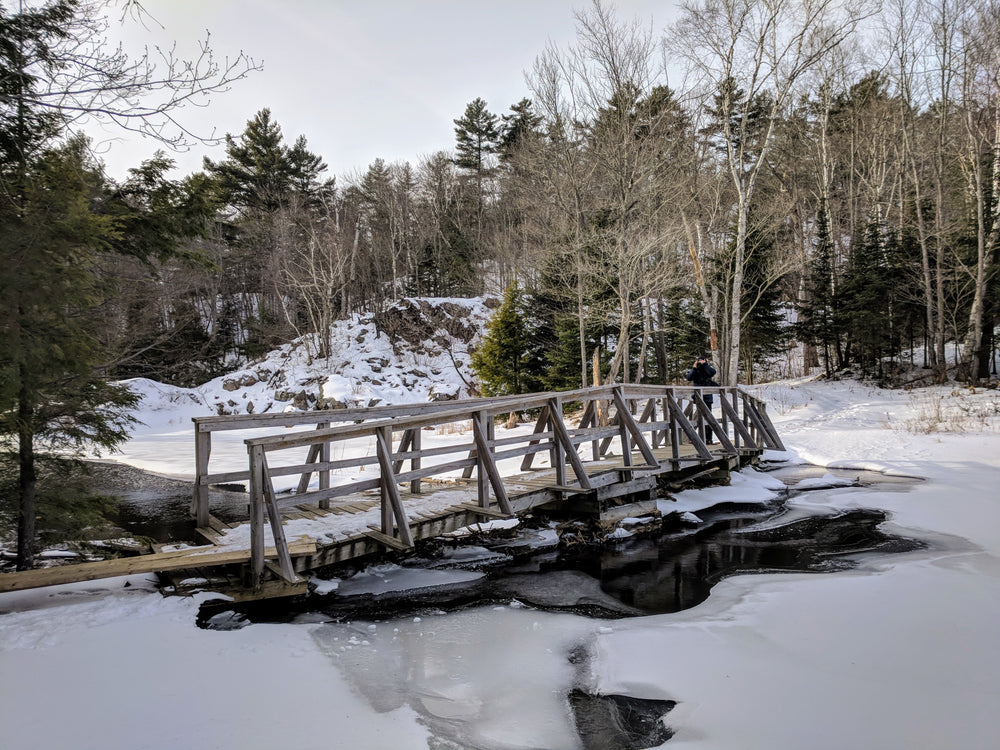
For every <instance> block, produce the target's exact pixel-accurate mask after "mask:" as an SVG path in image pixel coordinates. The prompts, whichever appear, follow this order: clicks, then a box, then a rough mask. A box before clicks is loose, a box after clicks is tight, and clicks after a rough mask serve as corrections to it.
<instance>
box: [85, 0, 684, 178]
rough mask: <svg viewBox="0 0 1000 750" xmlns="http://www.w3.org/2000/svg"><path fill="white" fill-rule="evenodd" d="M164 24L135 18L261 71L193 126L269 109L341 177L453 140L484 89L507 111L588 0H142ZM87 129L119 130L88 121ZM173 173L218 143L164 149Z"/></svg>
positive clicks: (237, 120)
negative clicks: (244, 57)
mask: <svg viewBox="0 0 1000 750" xmlns="http://www.w3.org/2000/svg"><path fill="white" fill-rule="evenodd" d="M611 4H612V5H613V6H614V7H615V8H617V10H618V14H619V17H620V18H622V19H631V18H633V17H638V18H640V19H641V20H642V21H644V22H651V23H652V24H653V30H654V32H655V33H656V34H657V36H659V34H660V33H661V32H662V31H663V30H664V29H665V28H666V27H667V26H668V25H670V24H671V23H672V22H673V21H674V20H675V19H676V15H677V10H676V6H677V4H678V3H677V2H676V0H611ZM143 5H144V6H145V8H146V10H147V11H148V12H149V14H150V15H151V16H152V17H153V18H155V19H156V20H157V21H158V22H159V23H160V24H162V26H163V27H164V28H163V29H159V28H156V27H155V26H153V25H149V28H148V29H147V30H143V29H141V28H137V27H134V25H133V31H132V32H131V39H130V41H131V42H132V46H133V47H134V46H135V44H134V42H135V41H141V42H142V43H149V44H159V45H163V44H165V43H166V44H169V43H170V41H171V40H176V41H177V43H178V50H179V51H180V52H181V53H186V54H188V55H190V54H191V53H192V52H193V51H195V50H196V44H197V42H198V41H199V40H200V39H203V38H204V34H205V31H206V30H208V31H210V32H211V40H212V42H211V43H212V47H213V49H214V50H215V52H216V54H217V55H219V56H226V55H229V56H235V55H237V54H238V53H239V52H240V51H243V52H245V53H246V54H248V55H249V56H251V57H253V58H254V59H255V60H257V61H260V62H263V65H264V69H263V71H260V72H256V73H252V74H251V75H250V76H249V77H248V78H247V79H245V80H243V81H240V82H238V83H236V84H235V85H234V87H233V89H232V90H231V91H229V92H228V93H225V94H219V95H218V96H216V97H215V99H214V100H213V101H212V103H211V105H210V106H209V107H207V108H203V109H194V110H190V111H187V112H184V113H182V114H181V116H180V119H182V121H183V122H184V123H185V124H186V125H189V126H190V127H192V128H193V129H194V130H195V131H196V132H198V133H199V134H204V135H210V134H211V133H212V131H213V128H214V130H215V133H216V135H217V136H223V135H225V134H226V133H231V134H233V135H234V136H237V135H239V134H240V133H242V132H243V130H244V128H245V126H246V122H247V120H249V119H251V118H252V117H253V116H254V115H255V114H256V113H257V111H259V110H260V109H262V108H264V107H268V108H270V109H271V113H272V115H273V117H274V119H275V120H276V121H277V122H278V124H279V125H280V126H281V128H282V132H283V134H284V136H285V140H286V141H287V142H288V143H289V144H290V143H292V142H293V141H294V140H295V138H297V137H298V136H299V135H304V136H305V137H306V139H307V140H308V144H309V147H310V149H311V150H312V151H313V152H314V153H317V154H319V155H320V156H321V157H323V159H324V160H325V161H326V163H327V164H328V165H329V172H328V174H329V175H336V176H337V177H338V178H339V177H341V176H343V175H345V174H347V173H349V172H352V171H363V170H364V169H365V168H366V167H367V166H368V165H369V164H370V163H371V162H372V161H374V160H375V159H376V158H382V159H385V160H386V161H387V162H392V161H396V160H406V161H409V162H411V163H413V164H416V162H417V161H418V160H419V159H420V157H421V156H425V155H428V154H431V153H433V152H435V151H439V150H451V149H453V148H454V143H455V137H454V124H453V122H452V121H453V120H454V119H456V118H458V117H461V116H462V113H463V112H464V110H465V106H466V105H467V104H468V103H469V102H470V101H472V100H473V99H475V98H476V97H482V98H483V99H485V100H486V101H487V103H488V105H489V108H490V110H491V111H492V112H494V113H496V114H498V115H499V114H503V113H506V112H508V108H509V107H510V105H511V104H514V103H516V102H517V101H519V100H520V99H521V98H523V97H526V96H528V95H529V94H528V88H527V85H526V83H525V80H524V73H525V71H526V70H529V69H530V67H531V65H532V63H533V62H534V60H535V58H536V57H537V56H538V55H539V54H541V53H542V52H543V51H544V49H545V46H546V44H547V43H548V42H549V41H550V40H551V41H552V42H554V43H555V44H557V45H558V46H560V47H563V48H565V47H566V46H567V45H569V44H571V43H572V42H573V39H574V35H575V20H574V17H573V12H574V10H582V9H587V8H589V7H590V0H143ZM91 134H92V136H94V137H95V139H97V140H100V139H101V138H104V139H107V138H109V137H112V136H115V135H120V134H119V133H117V131H115V132H112V131H107V132H106V133H105V134H104V135H101V133H99V132H93V131H92V132H91ZM157 147H158V146H157V144H155V143H154V142H152V141H144V140H142V139H140V138H138V137H137V136H129V137H128V138H127V139H122V140H119V141H117V142H114V143H112V144H110V146H109V148H108V149H107V151H106V152H105V153H103V154H102V158H103V159H104V161H105V163H106V164H107V167H108V171H109V172H110V173H111V174H112V175H113V176H122V175H123V174H124V170H125V169H127V168H128V167H131V166H136V165H138V163H139V162H141V161H142V160H143V159H146V158H148V157H150V156H151V155H152V154H153V152H154V151H155V150H156V148H157ZM171 155H172V156H173V157H174V158H175V159H176V160H177V164H178V168H177V172H176V173H175V176H182V175H186V174H189V173H191V172H194V171H196V170H199V169H201V165H202V157H203V156H206V155H207V156H210V157H211V158H213V159H216V160H218V159H221V158H223V157H224V150H223V146H215V147H208V146H204V147H202V146H198V147H196V148H194V149H192V151H191V152H190V153H187V154H171Z"/></svg>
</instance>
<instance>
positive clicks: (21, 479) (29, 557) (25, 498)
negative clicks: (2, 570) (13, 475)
mask: <svg viewBox="0 0 1000 750" xmlns="http://www.w3.org/2000/svg"><path fill="white" fill-rule="evenodd" d="M20 377H21V387H20V389H19V390H18V394H17V395H18V398H17V401H18V404H17V419H18V428H17V439H18V464H19V466H18V468H19V473H18V495H19V497H20V502H19V506H18V514H17V569H18V570H31V568H33V567H34V566H35V486H36V483H37V475H36V473H35V433H34V427H33V424H34V416H35V414H34V406H33V403H34V402H33V400H32V397H31V393H30V391H29V389H28V386H27V378H28V377H29V373H28V372H27V370H26V369H25V368H24V366H23V365H22V366H21V368H20Z"/></svg>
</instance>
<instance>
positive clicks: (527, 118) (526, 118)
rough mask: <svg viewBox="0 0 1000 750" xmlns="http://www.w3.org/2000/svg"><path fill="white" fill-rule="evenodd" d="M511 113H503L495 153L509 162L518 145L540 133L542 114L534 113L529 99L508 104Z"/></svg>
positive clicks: (505, 161)
mask: <svg viewBox="0 0 1000 750" xmlns="http://www.w3.org/2000/svg"><path fill="white" fill-rule="evenodd" d="M510 111H511V114H509V115H503V116H502V117H501V118H500V119H501V126H500V131H499V142H498V144H497V153H498V154H499V156H500V160H501V161H502V162H504V163H509V162H510V160H511V159H512V158H513V156H514V153H515V152H516V151H517V149H518V147H520V146H521V145H522V144H524V143H526V142H527V141H528V140H529V139H531V138H535V137H537V136H540V135H541V131H540V130H539V126H540V125H541V124H542V116H541V115H537V114H535V112H534V110H533V109H532V104H531V100H530V99H522V100H521V101H519V102H518V103H517V104H512V105H510Z"/></svg>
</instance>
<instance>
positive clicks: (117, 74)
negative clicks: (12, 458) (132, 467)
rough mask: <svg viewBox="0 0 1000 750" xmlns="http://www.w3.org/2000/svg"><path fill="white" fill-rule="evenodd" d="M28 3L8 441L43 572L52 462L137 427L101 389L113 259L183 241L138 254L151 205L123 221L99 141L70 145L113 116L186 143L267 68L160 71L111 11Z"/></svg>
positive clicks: (19, 94) (27, 549) (0, 116)
mask: <svg viewBox="0 0 1000 750" xmlns="http://www.w3.org/2000/svg"><path fill="white" fill-rule="evenodd" d="M24 5H25V4H22V5H21V6H20V9H19V11H18V12H10V11H8V10H7V8H6V7H5V5H0V265H2V267H3V269H4V272H3V273H2V274H0V326H2V328H0V434H2V435H3V436H4V439H3V441H2V442H3V444H4V446H5V447H7V446H12V445H16V446H17V450H16V453H17V457H16V461H17V464H18V488H17V495H18V559H17V567H18V568H19V569H26V568H30V567H31V566H32V564H33V562H34V548H35V518H36V511H37V508H36V489H37V478H38V475H37V470H36V457H37V454H38V452H39V450H40V449H42V448H44V449H78V450H79V449H82V448H84V447H85V446H88V445H97V446H103V447H106V448H112V447H114V446H116V445H117V444H119V443H120V442H121V441H122V440H123V439H124V438H125V436H126V431H127V429H128V426H129V423H130V417H129V415H128V413H127V409H128V408H129V407H130V406H131V405H133V404H134V401H135V397H134V396H133V395H132V394H131V393H130V392H129V391H128V390H127V389H125V388H122V387H117V386H114V385H111V384H109V383H108V382H107V381H106V379H105V378H103V377H101V375H102V372H101V367H100V366H101V365H106V364H107V363H106V361H105V360H104V355H105V354H106V352H105V351H104V349H103V346H102V341H101V338H102V336H101V334H102V333H103V332H104V329H106V328H107V327H108V325H109V322H108V321H107V320H106V319H104V316H103V315H102V314H101V313H103V312H104V309H103V308H102V305H103V303H104V302H106V301H107V299H108V296H109V294H110V292H111V291H112V290H111V289H110V288H109V281H108V279H107V277H106V276H105V275H104V274H103V273H102V269H101V268H100V267H99V261H100V260H101V259H102V256H104V255H105V254H108V253H115V252H132V253H133V254H136V255H137V256H139V257H142V256H143V254H145V253H147V252H149V253H150V256H152V255H161V254H163V253H169V252H171V249H172V248H171V245H173V244H174V243H172V242H171V240H176V237H171V236H164V237H163V241H162V242H159V241H157V242H154V243H153V244H154V246H153V247H152V248H151V249H149V250H147V248H146V247H145V245H144V243H135V242H134V241H133V240H134V239H135V238H134V232H136V231H137V226H136V225H135V224H134V223H132V224H130V220H129V217H130V216H131V217H136V216H141V215H142V214H146V215H147V216H148V214H149V205H147V206H146V207H144V208H143V207H137V206H132V207H131V209H130V211H120V210H119V211H117V212H116V211H112V210H110V207H111V206H114V205H115V204H116V199H112V200H110V201H108V197H109V196H108V190H107V186H106V185H105V184H104V183H103V180H102V178H101V177H100V172H99V170H98V169H96V168H95V165H94V164H93V163H92V162H91V161H90V159H89V158H88V156H87V154H88V153H89V149H88V148H87V146H86V145H85V143H84V142H83V141H81V140H79V139H77V140H69V141H68V142H63V143H60V140H61V139H63V138H65V137H66V136H67V135H68V134H69V132H70V130H69V129H70V125H71V124H72V123H73V122H75V121H78V120H80V119H81V118H85V117H87V116H90V115H95V114H100V116H101V117H103V118H105V119H106V120H109V121H111V122H113V123H115V124H117V125H119V126H121V127H123V128H125V129H128V130H132V131H135V132H142V133H145V134H147V135H149V136H150V137H152V138H154V139H157V140H159V141H160V142H163V143H168V144H171V145H175V146H177V145H184V144H186V143H187V140H188V139H187V138H186V135H187V131H185V130H183V129H182V128H181V129H180V131H179V132H178V128H179V126H178V123H177V121H176V120H175V119H174V118H175V117H176V111H177V109H178V108H180V107H182V106H184V104H186V103H192V102H193V103H199V102H201V103H204V101H205V100H206V99H207V98H208V97H210V96H211V94H212V93H213V92H216V91H219V90H224V89H225V88H227V87H228V85H229V84H230V83H232V82H233V81H234V80H237V79H239V78H242V77H243V76H244V75H245V73H246V72H247V71H248V70H250V69H253V68H254V67H255V66H254V65H253V63H252V61H250V60H248V59H247V58H245V57H244V56H243V55H239V56H238V57H237V58H235V59H233V60H231V61H227V62H226V63H224V64H220V63H219V61H217V60H216V59H214V58H213V56H212V53H211V49H210V48H209V47H208V46H207V45H206V46H204V47H203V48H202V54H201V55H200V56H199V59H198V60H197V61H189V60H183V59H173V58H170V57H166V59H165V61H164V63H163V64H162V65H161V66H159V67H158V66H157V65H156V64H154V63H153V62H152V60H151V59H150V58H149V57H148V56H139V57H137V58H131V57H129V56H128V55H126V54H125V52H124V51H123V50H122V48H121V47H117V46H116V45H114V44H110V43H109V42H108V39H107V34H106V32H107V20H106V14H105V10H106V7H105V5H106V4H105V3H104V2H100V0H52V2H49V3H47V4H45V5H43V6H42V7H40V8H38V7H35V8H32V7H29V8H28V9H27V10H25V9H24ZM33 5H37V4H33ZM136 7H137V8H138V9H139V10H141V6H139V5H138V4H136ZM147 97H151V98H147ZM146 197H147V198H148V197H149V194H148V192H147V195H146ZM119 208H120V206H119ZM132 209H135V210H132ZM115 213H117V216H115V215H114V214H115ZM140 234H141V232H140ZM147 238H148V234H147Z"/></svg>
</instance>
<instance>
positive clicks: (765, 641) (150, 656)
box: [0, 379, 1000, 750]
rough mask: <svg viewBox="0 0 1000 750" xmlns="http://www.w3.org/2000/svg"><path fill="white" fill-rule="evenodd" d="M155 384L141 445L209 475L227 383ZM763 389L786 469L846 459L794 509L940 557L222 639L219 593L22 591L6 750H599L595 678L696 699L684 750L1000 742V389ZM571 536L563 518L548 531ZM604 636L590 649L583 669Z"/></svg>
mask: <svg viewBox="0 0 1000 750" xmlns="http://www.w3.org/2000/svg"><path fill="white" fill-rule="evenodd" d="M136 387H139V388H142V389H143V391H144V393H145V394H146V399H145V401H144V404H145V406H144V407H143V412H142V414H141V415H140V416H141V418H142V419H143V421H144V422H145V423H146V425H147V426H146V427H145V428H143V429H144V431H143V432H141V433H140V434H138V435H137V436H136V439H135V440H134V441H133V442H132V443H130V444H129V445H128V446H126V449H125V453H124V456H123V457H122V458H121V459H120V460H126V461H128V462H129V463H134V464H136V465H139V466H143V467H146V468H152V469H154V470H157V471H161V472H163V473H169V474H178V475H181V476H190V475H191V472H192V466H193V459H192V458H191V444H192V442H193V441H192V440H191V427H190V416H192V414H193V413H194V412H195V411H196V410H197V409H201V410H202V412H201V413H206V412H205V410H206V408H207V406H208V405H210V404H211V403H212V401H213V396H214V395H216V394H215V393H213V392H212V391H211V390H210V389H202V390H201V391H200V392H198V393H195V392H194V391H184V390H181V389H170V388H166V387H164V386H159V385H156V384H152V383H149V382H148V381H144V382H142V383H138V382H137V383H136ZM213 387H214V386H213ZM324 387H325V386H324ZM757 392H758V394H759V395H760V396H761V397H762V398H764V399H766V400H767V401H768V403H769V405H770V406H769V413H770V414H771V417H772V419H773V420H774V422H775V424H776V426H777V428H778V431H779V433H780V434H781V436H782V439H783V440H784V442H785V444H786V446H787V448H788V450H787V451H786V452H781V453H779V452H769V453H768V454H767V456H766V458H767V459H768V460H769V461H778V462H784V463H788V464H795V463H802V462H808V463H811V464H815V465H817V466H821V467H824V469H823V471H824V473H828V474H829V476H823V477H819V478H818V480H819V481H811V480H803V481H805V482H806V485H805V487H802V488H803V489H805V488H809V487H812V489H810V491H808V492H802V493H798V494H796V495H795V496H794V497H793V498H792V499H791V500H790V501H789V510H790V512H795V510H796V509H802V508H815V509H822V510H826V511H829V512H831V513H832V512H836V511H838V510H840V509H843V508H853V507H868V508H880V509H884V510H885V511H887V512H888V514H889V519H890V520H889V521H888V522H887V523H886V525H885V526H886V529H887V530H888V531H891V532H894V533H898V534H903V535H906V536H910V537H917V538H920V539H922V540H924V541H925V542H926V544H927V546H926V548H925V549H922V550H919V551H914V552H908V553H903V554H897V555H893V556H891V557H886V556H883V557H874V556H872V557H865V556H862V558H861V564H860V566H859V567H857V568H855V569H854V570H851V571H841V572H836V573H829V574H823V575H816V574H808V575H807V574H781V575H779V574H774V575H770V574H769V575H752V576H737V577H732V578H728V579H726V580H724V581H722V582H721V583H720V584H718V585H717V586H716V587H715V588H714V589H713V590H712V593H711V596H710V597H709V598H708V599H707V600H706V601H704V602H703V603H702V604H700V605H699V606H697V607H695V608H693V609H690V610H687V611H684V612H680V613H676V614H669V615H657V616H648V617H637V618H628V619H622V620H617V621H614V622H609V621H606V620H603V621H598V620H590V619H587V618H584V617H579V616H574V615H568V614H552V613H545V612H539V611H535V610H532V609H531V608H528V607H524V606H520V605H516V604H512V605H509V606H491V607H480V608H475V609H471V610H467V611H464V612H459V613H454V614H437V615H435V614H430V615H424V616H423V617H421V618H419V621H418V619H417V618H408V619H406V620H398V621H392V622H378V623H366V622H353V623H346V624H330V623H322V622H316V621H315V618H312V619H310V618H303V619H302V620H300V621H297V622H295V623H288V624H267V625H265V624H253V625H250V626H247V627H243V628H241V629H237V630H225V631H212V630H201V629H198V628H197V627H196V626H195V618H196V615H197V611H198V607H199V603H200V602H201V601H203V600H204V599H205V598H209V597H210V596H211V595H210V594H208V593H205V594H201V595H199V596H198V597H195V598H190V599H183V598H163V597H161V596H160V594H158V593H156V592H155V590H154V589H153V587H152V586H151V584H150V582H149V581H147V580H145V578H143V577H141V576H136V577H131V578H128V579H114V580H107V581H99V582H89V583H83V584H74V585H68V586H60V587H53V588H48V589H39V590H34V591H27V592H14V593H8V594H3V595H0V674H2V675H3V677H4V679H3V680H2V681H0V726H3V727H4V729H3V743H4V746H10V747H17V748H19V750H48V749H50V748H54V747H72V748H74V749H76V750H88V749H89V748H94V750H97V749H98V748H100V749H101V750H118V749H122V750H125V749H128V750H132V749H134V748H144V749H147V750H167V749H170V750H173V749H174V748H178V747H199V748H227V749H228V748H253V747H262V746H265V745H267V746H271V745H275V744H278V745H281V746H289V747H297V748H302V749H304V750H309V749H310V748H317V749H318V748H328V747H330V746H331V743H332V744H333V745H335V746H338V747H357V748H382V747H399V748H420V747H428V746H435V744H434V743H435V742H437V740H435V739H434V737H435V736H437V733H439V732H440V731H443V729H442V728H446V729H447V730H448V731H449V732H451V733H452V734H451V735H449V736H452V737H454V738H456V739H455V741H457V742H460V743H464V745H460V746H472V747H482V748H505V749H507V750H510V749H517V748H537V747H545V748H552V749H553V750H554V749H556V748H579V747H580V746H581V745H580V740H579V739H578V737H577V736H576V733H575V730H574V727H573V724H572V718H571V716H570V713H569V710H568V707H567V703H566V700H565V695H566V694H567V692H568V691H569V690H571V689H573V688H574V687H579V688H582V689H585V690H588V691H591V692H597V693H602V694H615V693H617V694H625V695H630V696H633V697H637V698H652V699H669V700H676V701H678V705H677V707H676V708H675V709H674V710H673V711H672V712H671V713H669V714H668V715H667V717H666V719H665V721H666V723H667V724H668V725H669V726H670V727H672V728H673V729H674V730H675V732H676V733H675V735H674V737H673V738H672V739H671V740H670V741H669V742H668V743H667V745H666V746H667V747H674V746H677V747H692V748H699V750H701V749H703V748H704V749H710V748H727V749H729V750H732V748H765V747H766V748H779V749H783V748H788V749H789V750H791V749H793V748H796V749H797V748H802V747H809V748H818V749H820V750H822V749H823V748H831V749H832V748H842V747H859V748H861V747H864V748H880V750H894V749H896V748H899V749H900V750H902V749H904V748H939V747H940V748H943V747H947V748H955V749H968V750H973V749H974V748H985V747H993V746H995V745H996V737H997V734H998V731H1000V715H998V713H997V711H996V706H998V705H1000V640H998V639H997V635H996V634H997V623H998V622H1000V502H998V500H997V492H996V483H997V476H998V468H1000V399H998V395H997V393H996V392H992V391H986V392H979V393H972V392H969V391H968V390H967V389H952V388H947V387H944V388H933V389H924V390H922V391H920V392H919V393H908V392H905V391H885V390H880V389H877V388H874V387H870V386H865V385H860V384H858V383H847V382H822V381H817V380H810V379H799V380H794V381H787V382H782V383H773V384H768V385H766V386H761V387H758V388H757ZM365 395H366V396H367V395H368V394H365ZM251 398H256V397H255V396H254V397H252V396H251V395H249V394H248V396H247V399H248V400H249V399H251ZM206 399H207V400H206ZM239 400H240V402H242V398H240V399H239ZM196 401H197V402H196ZM227 437H228V436H227ZM441 439H442V440H443V439H445V436H442V438H441ZM227 445H229V446H232V448H233V460H234V462H236V465H237V468H239V467H240V466H241V464H239V462H238V461H236V458H238V459H239V460H240V461H243V462H245V460H246V459H245V456H246V454H245V449H243V446H242V437H238V438H235V437H234V439H233V440H232V442H231V443H227V442H226V441H222V440H220V441H219V445H218V446H215V445H213V462H214V461H215V460H216V459H218V460H219V461H220V467H219V470H226V469H225V468H223V467H224V466H225V464H226V461H227V457H226V454H227ZM236 448H239V451H238V455H237V451H235V449H236ZM848 467H850V468H856V469H869V470H875V471H880V472H884V473H886V474H889V475H892V476H898V477H921V478H923V479H924V481H920V482H914V483H912V484H910V485H907V487H906V490H905V491H885V490H884V489H880V488H879V487H870V488H869V487H864V486H860V487H859V486H852V487H844V486H840V485H842V484H843V482H842V481H841V479H840V478H839V477H840V476H841V474H840V473H839V471H838V470H840V469H843V468H848ZM820 486H822V488H820ZM782 488H783V485H782V484H781V483H780V482H779V481H778V480H777V479H776V478H775V477H774V476H773V475H770V474H768V473H766V472H762V471H752V470H750V471H744V472H742V473H740V474H738V475H734V477H733V481H732V483H731V485H730V486H728V487H714V488H710V489H704V490H689V491H686V492H683V493H680V494H679V495H678V498H677V501H676V502H675V503H674V502H669V501H663V502H662V503H661V505H663V507H664V508H668V509H669V510H671V511H677V512H680V513H685V514H692V515H693V516H694V518H691V516H686V518H689V519H691V520H692V522H694V521H695V520H696V518H697V515H696V514H697V513H698V512H699V511H700V510H703V509H706V508H709V507H711V506H713V505H716V504H718V503H720V502H739V503H748V502H751V503H759V504H767V503H769V502H772V501H773V500H774V499H775V497H776V496H777V493H778V492H779V491H780V490H781V489H782ZM484 526H485V525H484ZM552 534H553V532H552V531H551V530H542V531H541V532H539V543H540V544H543V543H551V541H552V540H551V537H552ZM470 554H471V555H473V556H475V555H476V554H480V553H478V552H477V551H475V550H473V551H471V552H470ZM448 574H456V575H459V576H460V577H461V576H468V575H470V574H469V573H467V572H461V573H460V572H459V571H449V570H447V569H446V568H443V569H437V570H426V571H421V572H420V573H419V574H418V573H413V574H412V577H410V576H411V574H410V573H405V575H404V571H401V570H400V571H397V570H394V569H391V568H385V569H369V570H368V571H365V572H363V573H362V574H359V575H362V576H366V577H367V580H366V579H365V578H364V577H362V578H359V579H358V580H357V581H354V583H351V581H352V580H353V579H344V580H339V581H328V582H324V583H322V584H321V586H322V587H323V589H322V590H323V591H327V592H329V591H333V590H337V591H339V593H341V594H342V593H344V587H345V586H349V585H352V586H353V585H356V586H357V587H358V588H357V591H368V592H373V591H379V590H383V589H384V590H388V589H389V588H391V587H394V586H400V585H403V584H405V585H406V586H408V587H417V588H419V587H426V586H430V585H438V584H441V583H444V584H447V583H455V582H456V579H455V577H454V576H449V575H448ZM471 575H478V573H473V574H471ZM355 578H357V576H355ZM404 578H406V579H407V580H401V579H404ZM365 584H367V588H365ZM380 587H381V588H380ZM579 651H582V652H583V653H585V654H587V655H588V658H586V659H584V660H583V661H579V660H576V659H574V662H575V663H571V661H570V659H569V658H568V657H569V654H570V652H574V653H575V652H579ZM334 738H335V739H334Z"/></svg>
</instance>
